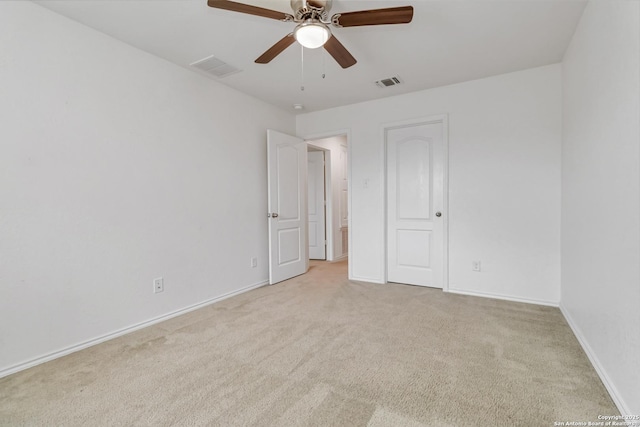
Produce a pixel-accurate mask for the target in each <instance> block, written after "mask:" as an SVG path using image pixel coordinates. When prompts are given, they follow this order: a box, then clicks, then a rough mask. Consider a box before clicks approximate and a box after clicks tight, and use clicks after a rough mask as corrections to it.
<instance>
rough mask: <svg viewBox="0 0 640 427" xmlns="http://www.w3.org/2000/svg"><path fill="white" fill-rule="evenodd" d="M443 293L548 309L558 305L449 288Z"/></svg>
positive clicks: (551, 302) (556, 303)
mask: <svg viewBox="0 0 640 427" xmlns="http://www.w3.org/2000/svg"><path fill="white" fill-rule="evenodd" d="M445 292H449V293H452V294H459V295H469V296H473V297H482V298H493V299H500V300H505V301H512V302H523V303H525V304H535V305H546V306H548V307H558V305H559V303H558V302H557V301H545V300H537V299H530V298H519V297H514V296H510V295H501V294H488V293H483V292H475V291H466V290H462V289H451V288H449V289H448V290H446V291H445Z"/></svg>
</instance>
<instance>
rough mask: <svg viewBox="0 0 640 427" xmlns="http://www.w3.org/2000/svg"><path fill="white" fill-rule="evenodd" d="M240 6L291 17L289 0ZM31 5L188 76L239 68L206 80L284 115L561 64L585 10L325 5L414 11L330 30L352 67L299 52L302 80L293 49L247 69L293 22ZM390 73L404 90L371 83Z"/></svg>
mask: <svg viewBox="0 0 640 427" xmlns="http://www.w3.org/2000/svg"><path fill="white" fill-rule="evenodd" d="M243 2H244V3H248V4H253V5H260V6H262V7H267V8H269V9H276V10H281V11H284V12H287V13H291V9H290V7H289V0H263V1H258V0H246V1H243ZM37 3H38V4H40V5H42V6H43V7H46V8H48V9H50V10H53V11H55V12H57V13H60V14H62V15H64V16H67V17H69V18H71V19H73V20H75V21H78V22H81V23H83V24H85V25H87V26H89V27H92V28H95V29H96V30H98V31H101V32H104V33H106V34H109V35H111V36H113V37H115V38H116V39H119V40H121V41H123V42H125V43H128V44H130V45H133V46H136V47H138V48H140V49H142V50H144V51H147V52H149V53H151V54H153V55H156V56H159V57H161V58H164V59H166V60H168V61H170V62H173V63H175V64H177V65H180V66H182V67H185V68H187V69H190V70H193V68H191V67H190V66H189V64H191V63H193V62H195V61H197V60H199V59H202V58H204V57H207V56H210V55H215V56H216V57H218V58H220V59H222V60H223V61H225V62H227V63H229V64H231V65H234V66H236V67H238V68H240V69H241V70H242V71H241V72H239V73H236V74H233V75H229V76H227V77H223V78H220V79H218V78H215V77H210V78H212V79H214V80H217V81H219V82H221V83H223V84H225V85H228V86H231V87H233V88H236V89H237V90H239V91H242V92H245V93H247V94H250V95H253V96H255V97H257V98H260V99H262V100H264V101H266V102H268V103H270V104H274V105H277V106H279V107H281V108H283V109H287V110H290V111H292V112H294V110H293V104H303V105H304V112H309V111H315V110H321V109H326V108H331V107H336V106H340V105H347V104H352V103H355V102H361V101H365V100H371V99H376V98H382V97H387V96H392V95H397V94H401V93H406V92H413V91H417V90H422V89H428V88H432V87H437V86H444V85H448V84H453V83H458V82H463V81H468V80H474V79H479V78H483V77H487V76H492V75H497V74H503V73H508V72H512V71H517V70H522V69H526V68H532V67H537V66H542V65H547V64H553V63H557V62H560V61H561V60H562V55H563V53H564V51H565V49H566V47H567V45H568V43H569V40H570V39H571V36H572V35H573V32H574V30H575V27H576V25H577V23H578V20H579V19H580V16H581V14H582V11H583V9H584V6H585V2H584V1H573V0H572V1H567V0H551V1H542V0H510V1H499V0H491V1H484V0H433V1H425V0H393V1H365V0H357V1H356V0H334V4H333V7H332V9H331V12H330V15H331V14H333V13H338V12H344V11H355V10H364V9H377V8H384V7H394V6H404V5H413V6H414V10H415V11H414V17H413V22H412V23H410V24H407V25H385V26H372V27H353V28H333V27H332V32H333V34H334V35H335V36H336V37H337V38H338V39H339V40H340V41H341V42H342V44H344V46H345V47H346V48H347V49H348V50H349V51H350V52H351V53H352V54H353V55H354V56H355V58H356V59H357V60H358V63H357V64H356V65H355V66H353V67H351V68H348V69H346V70H343V69H342V68H340V67H339V66H338V65H337V64H336V62H335V61H334V60H333V58H331V56H329V55H328V54H327V53H326V52H324V50H323V49H315V50H309V49H305V51H304V73H303V72H302V67H301V62H302V61H301V56H302V55H301V47H300V46H299V45H298V44H294V45H292V46H291V47H289V48H288V49H287V50H285V51H284V52H283V53H282V54H280V55H279V56H278V57H277V58H275V59H274V60H273V61H272V62H271V63H269V64H266V65H261V64H255V63H254V62H253V61H254V60H255V58H257V57H258V56H260V55H261V54H262V53H263V52H264V51H265V50H267V49H268V48H269V47H270V46H271V45H272V44H274V43H275V42H276V41H278V40H280V39H281V38H282V37H284V36H285V35H286V34H288V33H289V32H291V30H292V29H293V27H294V26H295V24H293V23H285V22H280V21H276V20H272V19H268V18H261V17H256V16H251V15H246V14H241V13H237V12H229V11H225V10H220V9H213V8H210V7H208V6H207V2H206V0H163V1H149V0H127V1H124V0H44V1H37ZM194 72H198V71H194ZM323 73H325V75H326V76H325V78H324V79H323V78H322V74H323ZM393 75H399V76H400V77H401V78H402V80H403V81H404V83H403V84H402V85H400V86H395V87H389V88H379V87H378V86H376V85H375V84H374V82H375V81H376V80H380V79H382V78H386V77H391V76H393ZM302 76H304V77H302ZM302 78H304V88H305V90H304V91H301V90H300V87H301V83H302Z"/></svg>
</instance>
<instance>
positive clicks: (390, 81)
mask: <svg viewBox="0 0 640 427" xmlns="http://www.w3.org/2000/svg"><path fill="white" fill-rule="evenodd" d="M400 83H402V80H400V77H398V76H393V77H389V78H387V79H381V80H378V81H377V82H376V84H377V85H378V86H379V87H389V86H396V85H399V84H400Z"/></svg>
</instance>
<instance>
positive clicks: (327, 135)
mask: <svg viewBox="0 0 640 427" xmlns="http://www.w3.org/2000/svg"><path fill="white" fill-rule="evenodd" d="M335 136H344V137H345V138H346V139H347V209H348V211H349V212H353V211H352V209H351V194H352V193H351V129H348V128H347V129H338V130H335V131H328V132H321V133H313V134H309V135H301V136H300V138H302V139H304V141H305V142H306V143H307V145H310V146H313V147H314V148H321V147H316V146H315V145H313V144H312V143H311V142H310V141H312V140H314V139H325V138H331V137H335ZM325 156H326V154H325ZM330 161H331V160H329V162H330ZM329 162H327V158H326V157H325V174H326V175H325V179H329V180H330V179H331V173H330V172H331V169H327V164H328V163H329ZM333 166H334V165H331V164H329V168H331V167H333ZM325 186H329V187H326V188H330V186H331V183H330V182H328V183H327V181H325ZM329 191H332V190H329ZM328 194H329V193H328ZM328 194H327V212H329V210H330V209H329V207H330V206H331V209H333V201H332V197H331V198H330V197H329V195H328ZM330 203H331V205H329V204H330ZM327 217H328V215H327ZM347 225H348V227H349V229H348V231H347V245H348V246H347V259H350V258H351V242H352V241H353V240H352V236H351V233H352V230H353V227H352V226H351V215H349V218H348V219H347ZM327 230H329V222H327ZM328 245H333V236H332V233H328V232H327V246H328ZM332 247H333V246H332ZM331 250H332V251H333V249H331ZM327 253H328V252H327ZM347 267H348V278H349V280H351V279H352V278H353V272H352V268H353V267H352V263H350V262H347Z"/></svg>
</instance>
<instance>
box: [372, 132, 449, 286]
mask: <svg viewBox="0 0 640 427" xmlns="http://www.w3.org/2000/svg"><path fill="white" fill-rule="evenodd" d="M385 137H386V144H387V280H388V281H389V282H397V283H407V284H411V285H420V286H430V287H436V288H442V287H443V271H444V263H443V261H444V217H443V215H444V214H445V213H444V212H443V210H444V142H443V141H444V140H443V123H442V121H438V122H434V123H421V124H414V125H408V126H404V127H397V128H389V129H387V130H386V132H385Z"/></svg>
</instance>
